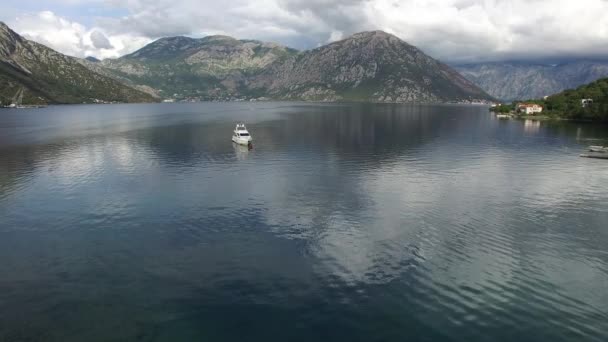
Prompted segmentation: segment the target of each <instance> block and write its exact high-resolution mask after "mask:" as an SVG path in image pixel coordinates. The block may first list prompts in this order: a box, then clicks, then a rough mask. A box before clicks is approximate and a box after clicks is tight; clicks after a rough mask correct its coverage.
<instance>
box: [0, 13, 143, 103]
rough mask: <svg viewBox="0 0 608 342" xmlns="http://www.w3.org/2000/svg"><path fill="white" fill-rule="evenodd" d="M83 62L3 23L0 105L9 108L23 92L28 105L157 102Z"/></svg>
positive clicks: (0, 47) (1, 26) (1, 25)
mask: <svg viewBox="0 0 608 342" xmlns="http://www.w3.org/2000/svg"><path fill="white" fill-rule="evenodd" d="M82 61H84V60H80V59H78V58H75V57H71V56H66V55H63V54H61V53H59V52H57V51H55V50H53V49H50V48H48V47H46V46H44V45H42V44H39V43H36V42H33V41H30V40H27V39H25V38H23V37H22V36H20V35H19V34H17V33H16V32H14V31H13V30H11V29H10V28H9V27H8V26H7V25H6V24H5V23H3V22H0V101H1V102H2V103H3V104H9V103H10V102H11V101H12V97H13V95H14V94H16V93H17V92H18V91H19V90H20V89H24V90H25V91H24V93H25V94H24V98H23V101H24V103H28V104H46V103H95V102H152V101H155V99H154V98H153V97H152V96H151V95H149V94H146V93H143V92H141V91H139V90H136V89H134V88H131V87H129V86H127V85H125V84H123V83H122V82H119V81H117V80H116V79H114V78H110V77H108V76H105V75H102V74H100V73H96V72H94V71H92V70H91V69H90V68H88V67H86V66H84V65H83V63H82ZM89 63H92V62H89Z"/></svg>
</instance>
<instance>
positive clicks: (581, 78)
mask: <svg viewBox="0 0 608 342" xmlns="http://www.w3.org/2000/svg"><path fill="white" fill-rule="evenodd" d="M454 68H455V69H456V70H457V71H459V72H460V73H461V74H462V75H463V76H464V77H466V78H468V79H469V80H470V81H471V82H473V83H475V84H476V85H478V86H479V87H480V88H481V89H484V90H485V91H487V92H488V93H489V94H490V95H492V96H494V97H495V98H498V99H502V100H506V101H511V100H525V99H532V98H542V97H544V96H547V95H551V94H555V93H558V92H560V91H563V90H565V89H571V88H576V87H578V86H580V85H583V84H587V83H590V82H593V81H595V80H597V79H599V78H602V77H607V76H608V62H596V61H576V62H568V63H562V64H557V65H549V64H534V63H525V62H499V63H480V64H469V65H459V66H454Z"/></svg>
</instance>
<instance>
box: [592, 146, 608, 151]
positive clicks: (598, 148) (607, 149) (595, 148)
mask: <svg viewBox="0 0 608 342" xmlns="http://www.w3.org/2000/svg"><path fill="white" fill-rule="evenodd" d="M589 151H590V152H601V153H607V152H608V147H604V146H589Z"/></svg>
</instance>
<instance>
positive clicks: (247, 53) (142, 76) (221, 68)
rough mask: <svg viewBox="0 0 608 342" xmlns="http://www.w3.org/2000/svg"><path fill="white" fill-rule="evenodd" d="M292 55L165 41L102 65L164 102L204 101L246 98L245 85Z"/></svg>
mask: <svg viewBox="0 0 608 342" xmlns="http://www.w3.org/2000/svg"><path fill="white" fill-rule="evenodd" d="M296 53H297V51H296V50H293V49H290V48H287V47H284V46H281V45H278V44H273V43H263V42H259V41H255V40H237V39H234V38H231V37H227V36H209V37H205V38H202V39H194V38H188V37H170V38H162V39H159V40H157V41H155V42H153V43H150V44H148V45H146V46H145V47H143V48H142V49H140V50H138V51H136V52H134V53H132V54H130V55H126V56H124V57H121V58H118V59H106V60H104V61H103V62H102V63H101V64H102V66H103V67H105V68H107V69H108V70H111V71H112V72H114V74H115V75H116V76H118V77H123V78H126V79H129V80H131V81H132V82H133V83H135V84H143V85H148V86H150V87H153V88H156V89H159V90H160V91H161V92H162V94H163V95H164V97H173V96H177V97H181V98H185V97H197V98H200V99H205V100H208V99H214V98H222V97H231V96H236V95H242V94H243V93H246V89H242V86H243V82H244V80H246V79H247V78H249V77H251V75H253V74H255V73H256V72H259V71H260V70H262V69H263V68H265V67H267V66H268V65H270V64H272V63H273V62H277V61H280V60H283V59H284V58H286V57H288V56H291V55H294V54H296Z"/></svg>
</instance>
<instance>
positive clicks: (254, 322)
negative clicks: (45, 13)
mask: <svg viewBox="0 0 608 342" xmlns="http://www.w3.org/2000/svg"><path fill="white" fill-rule="evenodd" d="M238 121H243V122H245V123H247V127H248V128H249V130H250V131H251V133H252V135H253V138H254V148H253V149H251V150H249V149H247V147H241V146H237V145H234V144H232V143H231V141H230V134H231V132H232V129H233V127H234V123H235V122H238ZM606 142H608V129H606V127H603V126H597V125H595V126H594V125H585V124H572V123H536V122H534V123H532V122H527V121H525V122H521V121H499V120H496V119H494V117H493V116H492V115H491V114H489V113H488V112H487V109H486V108H485V107H475V106H414V105H386V104H303V103H255V104H250V103H201V104H172V105H161V104H156V105H116V106H114V105H112V106H57V107H49V108H45V109H39V110H19V111H16V110H10V111H9V110H4V111H0V165H1V168H0V217H2V220H1V221H0V260H2V263H0V290H1V291H0V341H2V340H7V341H12V340H44V341H82V340H88V341H96V340H99V341H108V340H135V339H139V340H145V341H180V340H183V341H188V340H202V339H208V340H242V339H243V337H246V338H247V339H249V340H307V341H308V340H321V339H323V340H329V339H332V340H345V341H346V340H348V341H353V340H365V341H369V340H406V339H410V340H432V341H456V340H468V341H487V340H492V341H513V340H521V341H572V340H577V341H603V340H606V338H608V335H607V332H608V310H607V309H606V308H608V292H607V291H606V286H607V284H608V247H607V246H608V230H607V229H606V227H608V225H607V224H606V223H607V222H608V201H607V199H608V191H606V190H607V187H606V184H608V182H607V181H608V163H606V162H605V161H602V160H587V159H581V158H579V157H578V154H579V153H580V151H581V150H582V149H583V148H584V147H585V146H586V145H591V144H594V145H596V144H602V143H606Z"/></svg>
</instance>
